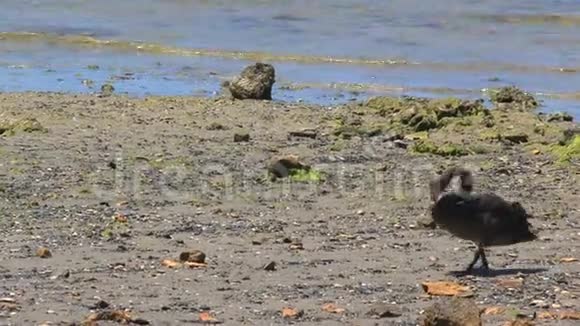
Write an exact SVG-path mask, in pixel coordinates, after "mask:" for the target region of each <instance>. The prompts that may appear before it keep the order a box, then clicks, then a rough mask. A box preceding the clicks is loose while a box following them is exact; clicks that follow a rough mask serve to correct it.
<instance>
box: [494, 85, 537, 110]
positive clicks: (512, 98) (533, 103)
mask: <svg viewBox="0 0 580 326" xmlns="http://www.w3.org/2000/svg"><path fill="white" fill-rule="evenodd" d="M490 99H491V101H492V102H494V103H496V104H519V105H521V106H523V109H528V110H531V109H535V108H536V107H537V106H538V105H539V104H538V101H537V100H536V98H535V97H534V96H533V95H531V94H530V93H527V92H524V91H523V90H521V89H519V88H517V87H515V86H508V87H502V88H499V89H495V90H492V91H491V94H490Z"/></svg>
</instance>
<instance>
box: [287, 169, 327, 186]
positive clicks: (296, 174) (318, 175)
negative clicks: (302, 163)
mask: <svg viewBox="0 0 580 326" xmlns="http://www.w3.org/2000/svg"><path fill="white" fill-rule="evenodd" d="M289 172H290V180H292V181H294V182H305V183H320V182H322V181H324V173H322V171H319V170H316V169H291V170H290V171H289Z"/></svg>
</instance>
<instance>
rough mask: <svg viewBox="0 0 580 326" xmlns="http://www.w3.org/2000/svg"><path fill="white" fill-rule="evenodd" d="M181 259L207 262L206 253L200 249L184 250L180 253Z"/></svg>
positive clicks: (200, 262) (191, 261) (201, 262)
mask: <svg viewBox="0 0 580 326" xmlns="http://www.w3.org/2000/svg"><path fill="white" fill-rule="evenodd" d="M179 260H180V261H182V262H190V263H199V264H204V263H205V253H203V252H202V251H200V250H191V251H184V252H182V253H181V254H180V255H179Z"/></svg>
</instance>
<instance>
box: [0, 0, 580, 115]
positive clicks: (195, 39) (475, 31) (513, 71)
mask: <svg viewBox="0 0 580 326" xmlns="http://www.w3.org/2000/svg"><path fill="white" fill-rule="evenodd" d="M136 3H137V2H135V1H129V0H115V1H112V0H99V1H90V0H4V1H3V9H2V11H0V32H1V33H2V34H0V90H3V91H14V90H18V91H22V90H43V91H49V90H50V91H74V92H91V91H97V90H98V88H99V87H100V85H101V84H102V83H104V82H108V81H111V82H113V83H114V85H115V88H116V89H117V90H118V91H120V92H127V93H129V94H132V95H144V94H163V95H183V94H214V93H215V92H217V91H218V90H219V83H220V82H221V81H222V80H224V79H226V78H229V77H231V76H232V75H234V74H236V73H237V72H239V70H240V69H242V67H243V66H245V65H246V64H248V63H249V62H253V61H257V60H263V61H269V62H272V63H274V64H275V67H276V71H277V83H276V85H275V93H274V96H275V97H276V98H277V99H280V100H291V101H296V100H304V101H306V102H314V103H322V104H333V103H338V102H345V101H348V100H352V99H362V98H365V97H367V96H370V95H375V94H391V95H403V94H405V95H424V96H448V95H454V96H462V97H482V96H484V95H485V94H484V93H482V89H486V88H491V87H498V86H502V85H508V84H515V85H518V86H520V87H522V88H524V89H526V90H529V91H532V92H534V93H536V94H538V95H541V99H542V100H543V101H544V110H546V111H555V110H566V111H568V112H571V113H572V114H573V115H575V116H576V117H580V89H579V88H580V33H579V31H580V6H579V5H578V3H577V1H571V0H570V1H547V0H533V1H526V2H525V3H524V2H523V1H517V0H510V1H506V0H503V1H500V0H491V1H468V0H462V1H460V0H442V1H437V2H436V3H435V2H433V3H429V4H426V3H425V2H424V1H418V0H412V1H409V0H406V1H405V0H396V1H389V2H388V3H386V4H385V1H378V0H377V1H373V0H361V1H346V0H317V1H316V0H311V1H292V2H286V1H285V2H278V1H263V0H262V1H260V0H242V1H219V0H211V1H210V0H205V1H202V0H165V1H159V0H157V1H154V0H140V1H139V2H138V6H136ZM30 33H34V34H30ZM95 65H97V66H98V69H95V68H96V67H94V66H95Z"/></svg>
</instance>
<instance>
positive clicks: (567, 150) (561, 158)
mask: <svg viewBox="0 0 580 326" xmlns="http://www.w3.org/2000/svg"><path fill="white" fill-rule="evenodd" d="M552 152H553V153H554V155H556V157H557V161H558V163H564V164H565V163H571V162H572V161H573V160H575V159H580V135H576V136H574V138H572V139H571V140H570V141H569V142H568V143H566V144H564V145H562V144H558V145H554V146H553V147H552Z"/></svg>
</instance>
